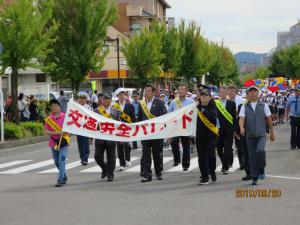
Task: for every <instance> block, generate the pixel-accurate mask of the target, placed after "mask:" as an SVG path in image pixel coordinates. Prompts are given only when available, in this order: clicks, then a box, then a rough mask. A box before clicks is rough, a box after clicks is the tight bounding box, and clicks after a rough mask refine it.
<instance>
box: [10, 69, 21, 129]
mask: <svg viewBox="0 0 300 225" xmlns="http://www.w3.org/2000/svg"><path fill="white" fill-rule="evenodd" d="M11 69H12V72H11V79H10V85H11V97H12V110H13V112H14V117H15V122H16V123H17V124H19V123H20V110H19V107H18V69H17V68H16V67H12V68H11Z"/></svg>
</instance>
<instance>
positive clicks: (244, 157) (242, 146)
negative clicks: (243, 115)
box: [235, 136, 250, 175]
mask: <svg viewBox="0 0 300 225" xmlns="http://www.w3.org/2000/svg"><path fill="white" fill-rule="evenodd" d="M235 144H236V147H237V150H238V158H239V162H240V166H243V167H244V168H245V172H246V174H248V175H250V168H249V156H248V148H247V140H246V137H245V136H240V139H237V138H235Z"/></svg>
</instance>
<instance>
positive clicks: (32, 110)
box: [29, 95, 38, 122]
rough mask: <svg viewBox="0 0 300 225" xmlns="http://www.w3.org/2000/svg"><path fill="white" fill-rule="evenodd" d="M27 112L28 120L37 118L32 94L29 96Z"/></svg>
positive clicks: (36, 109)
mask: <svg viewBox="0 0 300 225" xmlns="http://www.w3.org/2000/svg"><path fill="white" fill-rule="evenodd" d="M29 112H30V116H29V120H30V121H32V122H34V121H36V120H37V118H38V107H37V105H36V100H35V99H34V96H33V95H31V96H30V103H29Z"/></svg>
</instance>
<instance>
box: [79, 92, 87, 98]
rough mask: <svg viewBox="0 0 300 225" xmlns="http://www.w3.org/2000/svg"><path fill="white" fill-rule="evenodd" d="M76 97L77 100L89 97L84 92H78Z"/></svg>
mask: <svg viewBox="0 0 300 225" xmlns="http://www.w3.org/2000/svg"><path fill="white" fill-rule="evenodd" d="M78 97H79V98H88V97H89V95H88V94H87V93H86V92H84V91H80V92H78Z"/></svg>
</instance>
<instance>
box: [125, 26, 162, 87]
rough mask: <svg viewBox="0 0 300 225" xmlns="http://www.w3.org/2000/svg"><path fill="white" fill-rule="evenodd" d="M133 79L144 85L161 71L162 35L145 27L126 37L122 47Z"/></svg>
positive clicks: (139, 85)
mask: <svg viewBox="0 0 300 225" xmlns="http://www.w3.org/2000/svg"><path fill="white" fill-rule="evenodd" d="M121 51H122V52H123V54H124V56H125V58H126V61H127V65H128V66H129V68H130V73H131V77H132V79H133V80H134V81H135V82H136V84H137V85H138V87H144V86H145V85H146V84H149V82H151V81H153V80H154V79H155V78H158V77H159V75H160V73H161V72H162V71H161V62H162V60H163V58H164V54H163V53H162V41H161V35H160V34H157V33H156V32H150V31H149V30H148V29H144V30H143V31H142V32H141V34H139V35H135V36H133V37H132V38H130V39H124V40H123V43H122V47H121Z"/></svg>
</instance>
